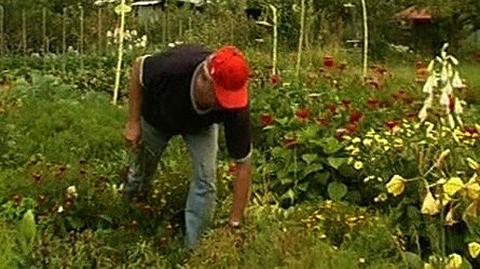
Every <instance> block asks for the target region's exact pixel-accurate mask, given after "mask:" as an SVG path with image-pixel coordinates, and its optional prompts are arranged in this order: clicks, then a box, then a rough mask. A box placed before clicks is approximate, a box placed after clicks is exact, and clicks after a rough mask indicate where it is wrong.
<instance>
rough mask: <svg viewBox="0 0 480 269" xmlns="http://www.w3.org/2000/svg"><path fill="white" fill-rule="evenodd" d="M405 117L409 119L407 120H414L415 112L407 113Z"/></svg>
mask: <svg viewBox="0 0 480 269" xmlns="http://www.w3.org/2000/svg"><path fill="white" fill-rule="evenodd" d="M405 116H407V118H409V119H415V118H417V112H415V111H413V112H408V113H407V114H405Z"/></svg>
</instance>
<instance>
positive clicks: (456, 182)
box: [443, 177, 463, 196]
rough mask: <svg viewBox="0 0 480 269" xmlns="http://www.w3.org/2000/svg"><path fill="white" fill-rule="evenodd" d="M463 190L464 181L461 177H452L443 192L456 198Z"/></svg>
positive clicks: (444, 186)
mask: <svg viewBox="0 0 480 269" xmlns="http://www.w3.org/2000/svg"><path fill="white" fill-rule="evenodd" d="M462 188H463V181H462V180H461V179H460V178H459V177H452V178H450V179H449V180H448V181H447V183H445V184H444V185H443V191H444V192H445V193H446V194H448V195H449V196H454V195H455V193H457V192H458V191H459V190H461V189H462Z"/></svg>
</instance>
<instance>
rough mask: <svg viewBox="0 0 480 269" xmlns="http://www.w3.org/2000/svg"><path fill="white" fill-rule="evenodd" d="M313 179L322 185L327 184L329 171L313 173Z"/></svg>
mask: <svg viewBox="0 0 480 269" xmlns="http://www.w3.org/2000/svg"><path fill="white" fill-rule="evenodd" d="M314 179H315V181H316V182H318V183H320V184H322V185H327V183H328V180H329V179H330V172H328V171H323V172H320V173H316V174H315V178H314Z"/></svg>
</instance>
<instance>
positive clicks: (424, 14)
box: [395, 6, 432, 21]
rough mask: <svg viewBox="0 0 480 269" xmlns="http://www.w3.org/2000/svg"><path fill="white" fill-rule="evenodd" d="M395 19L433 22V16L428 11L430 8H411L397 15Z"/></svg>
mask: <svg viewBox="0 0 480 269" xmlns="http://www.w3.org/2000/svg"><path fill="white" fill-rule="evenodd" d="M395 17H397V18H400V19H404V20H411V21H431V20H432V14H431V13H430V11H429V10H428V8H418V7H416V6H410V7H408V8H406V9H404V10H402V11H400V12H398V13H397V14H395Z"/></svg>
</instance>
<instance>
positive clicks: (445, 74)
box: [440, 65, 448, 82]
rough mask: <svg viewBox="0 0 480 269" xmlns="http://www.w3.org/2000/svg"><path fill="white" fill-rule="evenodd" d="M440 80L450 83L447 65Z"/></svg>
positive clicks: (443, 68) (441, 73)
mask: <svg viewBox="0 0 480 269" xmlns="http://www.w3.org/2000/svg"><path fill="white" fill-rule="evenodd" d="M440 80H441V81H442V82H447V81H448V70H447V66H445V65H444V66H443V67H442V71H440Z"/></svg>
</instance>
